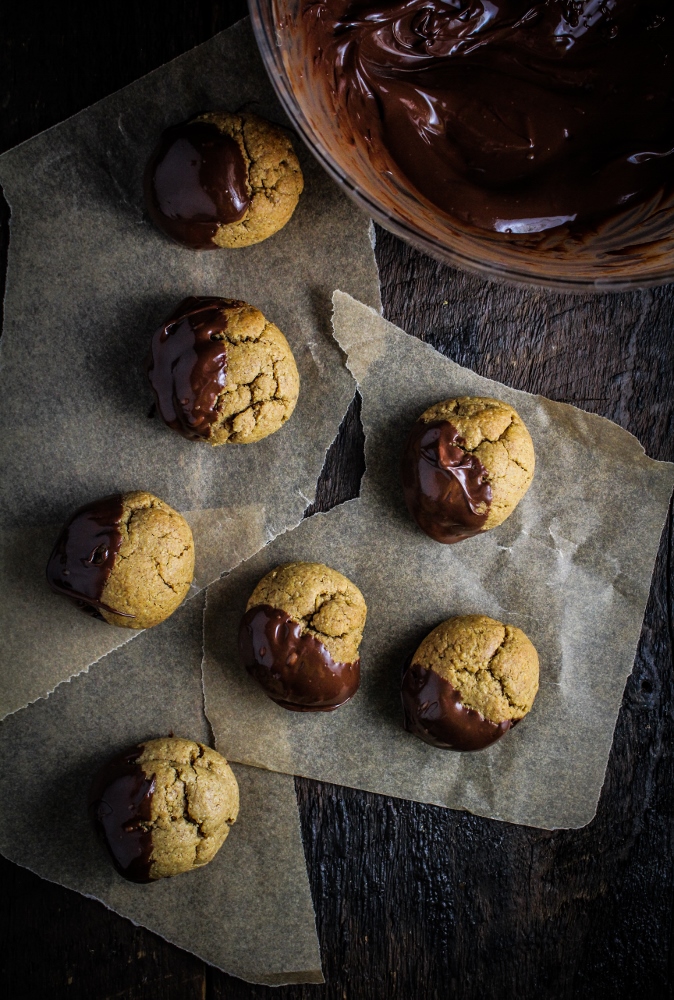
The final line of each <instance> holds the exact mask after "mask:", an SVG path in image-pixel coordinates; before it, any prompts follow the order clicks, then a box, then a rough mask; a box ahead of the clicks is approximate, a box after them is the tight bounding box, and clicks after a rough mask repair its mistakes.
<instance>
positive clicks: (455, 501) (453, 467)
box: [401, 420, 492, 545]
mask: <svg viewBox="0 0 674 1000" xmlns="http://www.w3.org/2000/svg"><path fill="white" fill-rule="evenodd" d="M463 443H464V441H463V438H461V437H460V435H459V432H458V431H457V429H456V427H454V426H453V425H452V424H450V423H449V421H447V420H435V421H432V422H431V423H428V424H427V423H424V421H423V420H418V421H417V422H416V424H415V425H414V427H413V428H412V430H411V432H410V436H409V438H408V439H407V444H406V445H405V451H404V453H403V460H402V468H401V473H402V483H403V493H404V495H405V503H406V504H407V507H408V509H409V512H410V514H411V515H412V517H413V518H414V520H415V521H416V522H417V524H418V525H419V527H420V528H421V530H422V531H425V532H426V534H427V535H429V536H430V537H431V538H433V539H435V541H436V542H443V543H445V544H447V545H449V544H451V543H452V542H460V541H462V539H464V538H471V537H472V536H473V535H477V534H479V532H480V531H482V529H483V528H484V524H485V521H486V520H487V516H488V514H489V507H490V505H491V500H492V495H491V486H490V485H489V483H488V482H487V480H486V475H487V470H486V469H485V467H484V466H483V465H482V463H481V462H480V460H479V458H477V457H476V456H475V455H471V454H470V453H469V452H466V451H464V450H463V449H462V447H461V445H462V444H463Z"/></svg>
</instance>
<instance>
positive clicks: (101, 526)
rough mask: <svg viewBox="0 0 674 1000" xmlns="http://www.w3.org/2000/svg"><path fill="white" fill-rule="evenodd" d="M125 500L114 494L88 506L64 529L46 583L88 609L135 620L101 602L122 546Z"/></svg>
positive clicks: (78, 512)
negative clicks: (100, 609)
mask: <svg viewBox="0 0 674 1000" xmlns="http://www.w3.org/2000/svg"><path fill="white" fill-rule="evenodd" d="M122 513H123V511H122V497H121V494H118V493H115V494H113V495H112V496H109V497H104V498H103V499H102V500H95V501H94V502H93V503H89V504H85V506H84V507H80V508H79V509H78V510H76V511H75V513H74V514H73V516H72V517H71V518H70V520H69V521H68V522H67V523H66V524H65V525H64V526H63V528H62V529H61V534H60V535H59V536H58V538H57V539H56V544H55V545H54V548H53V550H52V553H51V555H50V557H49V562H48V563H47V583H48V584H49V586H50V587H51V589H52V590H54V591H56V593H57V594H65V596H66V597H70V598H72V599H73V600H74V601H75V602H77V603H78V604H79V603H82V604H84V605H85V606H86V607H87V608H102V609H103V610H104V611H110V612H112V613H113V614H116V615H121V616H122V617H123V618H133V617H134V616H133V615H129V614H127V613H126V612H123V611H115V609H114V608H111V607H109V606H108V605H107V604H103V603H101V596H102V594H103V589H104V587H105V585H106V583H107V582H108V579H109V577H110V573H111V572H112V567H113V566H114V564H115V559H116V557H117V553H118V552H119V550H120V547H121V544H122V536H121V534H120V531H119V524H120V521H121V518H122Z"/></svg>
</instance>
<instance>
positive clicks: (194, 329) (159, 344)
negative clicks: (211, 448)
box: [146, 296, 245, 440]
mask: <svg viewBox="0 0 674 1000" xmlns="http://www.w3.org/2000/svg"><path fill="white" fill-rule="evenodd" d="M244 305H245V303H243V302H235V301H233V300H228V299H221V298H218V297H216V296H202V297H200V298H195V297H193V296H191V297H190V298H187V299H183V301H182V302H181V303H180V305H179V306H178V307H177V309H176V310H175V312H173V313H172V314H171V316H169V318H168V319H167V320H166V322H165V323H163V324H162V325H161V326H160V327H159V328H158V329H157V330H156V331H155V332H154V334H153V336H152V343H151V345H150V352H149V354H148V357H147V362H146V367H147V374H148V378H149V379H150V384H151V386H152V390H153V392H154V396H155V400H156V403H157V411H158V413H159V415H160V417H161V418H162V420H163V421H164V423H165V424H167V425H168V426H169V427H172V428H173V430H175V431H178V433H179V434H182V435H183V437H186V438H191V439H192V440H194V439H198V438H208V437H209V436H210V432H211V427H212V425H213V424H214V423H215V420H216V418H217V414H216V411H215V404H216V402H217V399H218V397H219V395H220V393H221V392H222V391H223V389H224V387H225V383H226V381H227V343H226V341H225V340H224V337H223V333H224V331H225V329H226V328H227V312H226V310H227V308H231V307H232V306H244Z"/></svg>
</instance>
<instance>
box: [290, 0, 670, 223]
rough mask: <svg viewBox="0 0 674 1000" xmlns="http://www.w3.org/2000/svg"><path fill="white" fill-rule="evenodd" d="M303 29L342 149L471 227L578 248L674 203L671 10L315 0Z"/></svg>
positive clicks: (624, 4) (651, 1) (563, 0)
mask: <svg viewBox="0 0 674 1000" xmlns="http://www.w3.org/2000/svg"><path fill="white" fill-rule="evenodd" d="M291 30H292V31H293V32H296V31H298V30H299V31H301V33H302V45H303V47H304V50H305V52H304V63H305V65H306V67H307V73H308V79H309V81H310V83H309V88H308V90H307V93H308V95H309V99H310V100H311V99H312V98H311V90H312V89H313V91H314V93H319V92H320V93H321V94H322V95H323V96H322V97H321V106H322V107H323V106H325V107H327V109H328V113H329V114H334V116H335V118H336V119H338V122H339V130H340V134H341V135H342V137H343V139H342V141H344V142H347V143H348V142H350V143H352V144H359V145H361V146H363V147H364V148H365V150H366V155H367V156H368V157H369V159H370V161H371V163H372V165H373V166H374V168H375V169H376V170H377V171H378V172H379V173H385V174H388V175H390V176H391V178H392V179H393V180H394V183H395V181H396V178H402V179H403V185H404V180H405V179H406V180H407V181H408V182H409V184H411V185H412V187H413V188H416V190H417V191H418V192H419V193H420V194H421V195H422V196H423V197H424V198H425V199H427V200H428V202H430V203H431V204H432V205H433V206H435V207H436V208H437V209H439V210H440V211H441V212H443V213H445V214H446V215H448V216H450V217H452V218H453V219H455V220H459V221H460V222H462V223H464V224H465V225H468V226H469V227H475V228H477V229H479V230H483V231H484V230H487V231H491V232H496V233H503V234H532V233H541V232H544V231H546V230H550V229H555V228H557V227H562V226H564V227H567V228H568V229H569V230H570V231H571V233H577V234H579V233H582V232H584V231H585V230H586V229H587V228H588V227H589V226H592V225H594V224H595V223H596V222H597V221H599V220H601V219H605V218H608V217H610V216H611V215H614V214H616V213H619V212H622V211H624V210H626V208H627V207H631V206H635V205H638V204H640V203H647V202H648V201H649V200H650V199H651V198H652V197H654V196H656V195H660V196H661V197H666V196H667V195H670V194H671V193H672V190H673V188H674V9H673V7H672V4H671V0H538V2H532V0H404V2H397V3H395V2H394V3H389V2H387V3H384V2H381V0H379V2H368V0H365V2H351V0H318V2H316V0H302V3H301V8H300V19H299V22H296V23H295V24H293V26H292V28H291ZM318 117H319V118H320V114H319V116H318ZM409 184H408V185H407V186H409ZM654 210H655V209H654Z"/></svg>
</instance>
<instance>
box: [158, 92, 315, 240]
mask: <svg viewBox="0 0 674 1000" xmlns="http://www.w3.org/2000/svg"><path fill="white" fill-rule="evenodd" d="M303 187H304V178H303V176H302V170H301V169H300V165H299V161H298V159H297V156H296V155H295V151H294V149H293V147H292V143H291V141H290V139H289V138H288V136H287V135H286V133H285V132H284V131H283V130H282V129H280V128H279V127H278V126H277V125H272V123H271V122H268V121H265V120H264V119H263V118H258V117H257V115H251V114H248V113H245V114H240V115H239V114H237V115H235V114H229V113H228V112H225V111H222V112H209V113H207V114H202V115H197V117H196V118H193V119H191V120H190V121H187V122H182V123H181V124H180V125H174V126H172V127H171V128H168V129H166V131H165V132H163V133H162V136H161V138H160V140H159V144H158V145H157V148H156V149H155V151H154V153H153V154H152V156H151V158H150V160H149V162H148V165H147V168H146V170H145V178H144V190H145V203H146V205H147V210H148V213H149V215H150V218H151V219H152V221H153V222H154V223H155V225H156V226H157V227H158V228H159V229H161V230H162V231H163V232H164V233H166V234H167V236H170V237H171V238H172V239H174V240H176V241H177V242H179V243H182V244H183V246H186V247H189V248H190V249H191V250H217V249H218V248H219V247H247V246H251V245H252V244H253V243H260V242H261V241H262V240H266V239H267V238H268V237H269V236H273V234H274V233H276V232H278V230H279V229H282V228H283V226H285V224H286V223H287V222H288V220H289V219H290V217H291V215H292V214H293V212H294V211H295V208H296V206H297V202H298V201H299V197H300V195H301V193H302V189H303Z"/></svg>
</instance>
